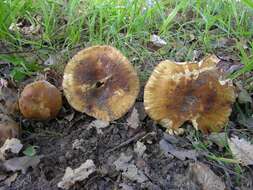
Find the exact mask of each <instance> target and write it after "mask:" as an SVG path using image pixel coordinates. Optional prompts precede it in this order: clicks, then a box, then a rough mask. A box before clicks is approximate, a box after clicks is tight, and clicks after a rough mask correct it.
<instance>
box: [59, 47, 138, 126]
mask: <svg viewBox="0 0 253 190" xmlns="http://www.w3.org/2000/svg"><path fill="white" fill-rule="evenodd" d="M63 90H64V93H65V96H66V98H67V100H68V102H69V103H70V105H71V106H72V107H73V108H74V109H76V110H77V111H80V112H83V113H86V114H88V115H90V116H93V117H95V118H97V119H100V120H104V121H112V120H116V119H118V118H120V117H121V116H123V115H124V114H125V113H126V112H127V111H128V110H129V109H130V108H131V107H132V105H133V104H134V102H135V99H136V97H137V95H138V93H139V79H138V77H137V73H136V72H135V70H134V68H133V66H132V65H131V64H130V63H129V61H128V60H127V59H126V57H124V56H123V55H122V54H121V53H120V52H119V51H118V50H116V49H115V48H113V47H111V46H93V47H90V48H87V49H84V50H81V51H80V52H78V53H77V54H76V55H75V56H74V57H73V58H72V59H71V60H70V61H69V62H68V64H67V65H66V67H65V71H64V77H63Z"/></svg>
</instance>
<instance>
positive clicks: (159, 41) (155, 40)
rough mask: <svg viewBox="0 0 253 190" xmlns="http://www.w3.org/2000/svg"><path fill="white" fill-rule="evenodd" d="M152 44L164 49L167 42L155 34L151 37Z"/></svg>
mask: <svg viewBox="0 0 253 190" xmlns="http://www.w3.org/2000/svg"><path fill="white" fill-rule="evenodd" d="M150 42H151V43H152V44H154V45H155V46H157V47H163V46H165V45H167V42H166V41H165V40H163V39H162V38H161V37H160V36H158V35H155V34H153V35H151V36H150Z"/></svg>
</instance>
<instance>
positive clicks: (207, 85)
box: [144, 55, 235, 133]
mask: <svg viewBox="0 0 253 190" xmlns="http://www.w3.org/2000/svg"><path fill="white" fill-rule="evenodd" d="M218 62H219V59H218V58H217V57H216V56H214V55H210V56H207V57H206V58H204V59H203V60H202V61H200V62H199V63H188V62H182V63H177V62H172V61H168V60H166V61H163V62H161V63H160V64H158V65H157V66H156V68H155V70H154V72H153V73H152V75H151V77H150V78H149V80H148V82H147V84H146V86H145V90H144V106H145V110H146V112H147V113H148V115H149V116H150V117H151V118H152V119H153V120H155V121H157V122H159V123H160V124H161V125H162V126H164V127H166V128H168V129H171V130H172V131H177V130H178V129H179V127H180V126H181V125H182V124H184V123H185V122H186V121H190V122H191V123H192V125H193V126H194V127H195V128H196V129H199V130H201V131H202V132H203V133H208V132H212V131H220V130H221V129H222V128H223V127H224V125H225V124H226V123H227V122H228V118H229V115H230V113H231V106H232V104H233V103H234V101H235V92H234V87H233V86H232V83H231V81H228V80H227V81H226V80H221V76H222V75H221V73H220V72H219V71H218V69H217V67H216V65H217V63H218Z"/></svg>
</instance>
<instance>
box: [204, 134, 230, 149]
mask: <svg viewBox="0 0 253 190" xmlns="http://www.w3.org/2000/svg"><path fill="white" fill-rule="evenodd" d="M208 139H209V140H210V141H212V142H213V143H215V144H216V145H218V146H219V147H221V148H224V147H225V146H226V145H227V136H226V133H224V132H223V133H211V134H210V135H209V136H208Z"/></svg>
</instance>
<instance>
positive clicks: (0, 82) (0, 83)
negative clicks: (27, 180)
mask: <svg viewBox="0 0 253 190" xmlns="http://www.w3.org/2000/svg"><path fill="white" fill-rule="evenodd" d="M7 85H8V82H7V80H5V79H3V78H0V90H1V89H2V88H7Z"/></svg>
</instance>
